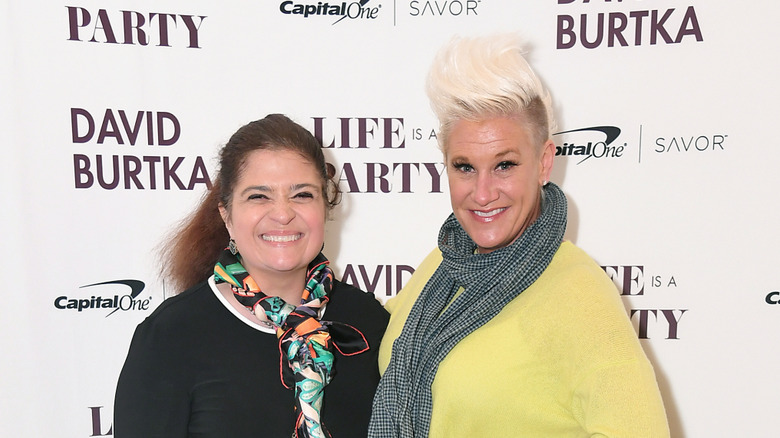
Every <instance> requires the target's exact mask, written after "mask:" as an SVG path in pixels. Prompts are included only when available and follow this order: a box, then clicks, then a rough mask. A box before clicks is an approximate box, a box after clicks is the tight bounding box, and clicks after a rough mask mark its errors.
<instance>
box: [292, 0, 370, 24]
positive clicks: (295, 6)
mask: <svg viewBox="0 0 780 438" xmlns="http://www.w3.org/2000/svg"><path fill="white" fill-rule="evenodd" d="M369 1H371V0H358V1H353V2H340V3H339V2H334V3H333V4H331V3H328V2H317V4H313V3H296V2H294V1H284V2H282V3H281V4H279V11H280V12H281V13H282V14H285V15H300V16H303V18H309V17H312V16H325V17H331V18H336V17H338V19H337V20H336V21H334V22H333V24H337V23H339V22H341V21H342V20H344V19H345V18H349V19H350V20H358V19H363V20H375V19H376V18H377V17H378V16H379V8H381V7H382V5H377V6H374V7H371V6H366V4H367V3H368V2H369Z"/></svg>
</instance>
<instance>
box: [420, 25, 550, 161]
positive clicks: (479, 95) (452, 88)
mask: <svg viewBox="0 0 780 438" xmlns="http://www.w3.org/2000/svg"><path fill="white" fill-rule="evenodd" d="M426 91H427V94H428V99H429V100H430V103H431V108H432V109H433V112H434V113H435V114H436V117H437V118H438V119H439V135H438V140H439V147H440V148H441V149H442V150H443V151H445V152H446V145H447V139H448V136H449V133H450V131H451V129H452V127H453V126H454V125H455V123H457V122H458V121H459V120H470V121H481V120H486V119H490V118H495V117H520V118H522V119H523V120H525V121H526V122H527V123H528V124H529V125H530V128H531V130H532V132H533V133H534V134H535V135H534V140H535V141H537V142H538V145H539V147H540V148H541V146H542V145H543V144H544V143H545V142H546V141H547V140H548V139H550V137H551V131H552V130H553V129H554V120H553V115H552V104H551V99H550V94H549V93H548V92H547V90H546V89H545V88H544V86H543V85H542V83H541V81H540V80H539V78H538V77H537V76H536V74H535V73H534V71H533V70H532V69H531V66H530V65H529V64H528V62H527V61H526V60H525V58H524V57H523V48H522V44H521V42H520V38H519V37H518V36H517V35H515V34H498V35H492V36H486V37H472V38H463V37H455V38H453V39H452V40H451V41H450V42H449V43H448V44H447V45H445V46H444V47H443V48H442V49H441V50H439V53H438V54H437V55H436V57H435V58H434V61H433V64H432V65H431V68H430V71H429V73H428V80H427V84H426Z"/></svg>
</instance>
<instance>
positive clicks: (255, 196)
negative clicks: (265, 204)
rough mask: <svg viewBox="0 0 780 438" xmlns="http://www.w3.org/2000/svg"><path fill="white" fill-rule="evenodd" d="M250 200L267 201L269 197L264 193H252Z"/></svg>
mask: <svg viewBox="0 0 780 438" xmlns="http://www.w3.org/2000/svg"><path fill="white" fill-rule="evenodd" d="M248 199H249V200H250V201H251V200H266V199H268V196H266V195H264V194H262V193H252V194H251V195H249V198H248Z"/></svg>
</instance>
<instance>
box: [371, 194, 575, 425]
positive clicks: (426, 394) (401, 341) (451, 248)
mask: <svg viewBox="0 0 780 438" xmlns="http://www.w3.org/2000/svg"><path fill="white" fill-rule="evenodd" d="M565 230H566V197H565V196H564V194H563V192H561V190H560V189H559V188H558V186H556V185H555V184H553V183H548V184H547V185H546V186H545V187H544V189H543V191H542V211H541V214H540V216H539V218H537V219H536V221H535V222H534V223H533V224H531V226H529V227H528V228H527V229H526V230H525V231H524V232H523V234H521V235H520V237H518V239H517V240H515V241H514V242H513V243H512V244H510V245H507V246H505V247H504V248H501V249H497V250H495V251H493V252H490V253H488V254H475V253H474V251H475V249H476V247H477V246H476V244H475V243H474V241H473V240H471V238H470V237H469V236H468V234H466V231H465V230H464V229H463V227H461V226H460V224H459V223H458V221H457V219H456V218H455V216H454V215H450V217H449V218H448V219H447V220H446V221H445V222H444V225H442V227H441V230H440V231H439V249H440V250H441V252H442V256H443V261H442V263H441V265H439V267H438V268H437V269H436V271H435V272H434V273H433V275H432V276H431V278H430V279H429V280H428V283H426V285H425V287H424V288H423V290H422V292H421V293H420V296H419V297H418V298H417V301H416V302H415V303H414V306H412V310H411V311H410V313H409V316H408V317H407V318H406V322H405V323H404V328H403V330H402V331H401V335H400V336H399V337H398V339H396V340H395V342H394V343H393V349H392V355H391V357H390V364H389V365H388V367H387V370H386V371H385V373H384V375H383V376H382V379H381V380H380V381H379V387H378V388H377V393H376V396H375V398H374V407H373V411H372V413H371V423H370V425H369V435H368V436H369V437H376V438H387V437H402V438H411V437H427V436H428V429H429V427H430V421H431V412H432V410H433V399H432V394H431V385H432V384H433V380H434V378H435V377H436V372H437V370H438V369H439V364H440V363H441V361H442V360H443V359H444V357H445V356H447V354H448V353H449V352H450V350H452V348H453V347H454V346H455V345H456V344H457V343H458V342H460V341H461V340H462V339H463V338H465V337H466V336H468V335H469V334H470V333H472V332H473V331H474V330H476V329H478V328H479V327H481V326H482V325H484V324H485V323H487V322H488V321H490V320H491V319H492V318H493V317H494V316H496V315H497V314H498V313H499V312H500V311H501V309H503V308H504V306H505V305H507V304H508V303H509V302H510V301H512V300H513V299H514V298H515V297H517V296H518V295H519V294H520V293H522V292H523V291H524V290H525V289H526V288H527V287H528V286H530V285H531V284H533V283H534V281H536V279H537V278H539V276H540V275H541V274H542V272H543V271H544V270H545V269H546V268H547V265H549V264H550V261H552V258H553V255H554V254H555V252H556V251H557V250H558V247H559V246H560V244H561V241H562V240H563V233H564V231H565ZM461 287H462V288H463V289H464V290H463V292H462V293H461V294H460V295H457V297H456V294H457V292H458V290H459V289H460V288H461ZM507 336H511V333H507Z"/></svg>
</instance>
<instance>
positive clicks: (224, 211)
mask: <svg viewBox="0 0 780 438" xmlns="http://www.w3.org/2000/svg"><path fill="white" fill-rule="evenodd" d="M217 208H218V209H219V215H220V216H222V222H224V223H225V228H227V229H228V232H230V225H229V222H230V215H229V214H228V211H227V209H226V208H225V206H224V205H223V204H222V203H221V202H220V203H219V206H218V207H217Z"/></svg>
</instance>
